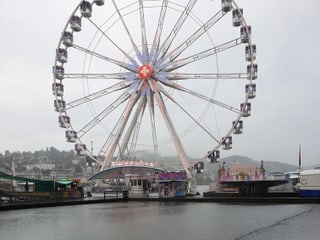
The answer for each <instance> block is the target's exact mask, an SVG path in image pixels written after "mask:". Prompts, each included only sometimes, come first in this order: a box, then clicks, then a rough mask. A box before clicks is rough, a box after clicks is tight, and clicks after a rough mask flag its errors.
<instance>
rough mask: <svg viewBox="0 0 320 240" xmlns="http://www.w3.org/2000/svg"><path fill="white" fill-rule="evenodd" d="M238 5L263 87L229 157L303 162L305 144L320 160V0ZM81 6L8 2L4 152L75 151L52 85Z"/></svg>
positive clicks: (307, 157)
mask: <svg viewBox="0 0 320 240" xmlns="http://www.w3.org/2000/svg"><path fill="white" fill-rule="evenodd" d="M215 1H218V0H215ZM219 1H220V0H219ZM236 2H237V4H238V5H239V6H240V7H242V8H244V10H245V18H246V20H247V22H249V23H250V25H252V27H253V29H254V30H253V32H254V34H253V41H254V43H255V44H256V45H257V48H258V53H257V63H258V65H259V77H258V79H257V86H258V90H257V97H256V99H254V108H253V110H252V116H251V117H250V118H248V119H246V131H245V133H244V134H243V135H241V141H240V140H238V141H237V144H234V146H233V149H232V150H231V151H228V153H227V154H224V155H244V156H248V157H250V158H253V159H255V160H266V161H281V162H287V163H291V164H297V162H298V147H299V144H301V146H302V161H303V164H304V165H309V164H315V163H319V160H320V157H319V156H320V140H319V136H320V127H319V123H320V111H319V106H318V104H319V103H320V94H319V91H320V66H318V65H319V56H320V47H319V39H320V30H319V29H320V28H319V26H317V23H319V14H318V11H319V9H320V1H319V0H308V1H301V0H290V1H289V0H281V1H279V0H259V1H257V0H238V1H236ZM77 4H78V0H68V1H66V0H37V1H18V2H17V1H11V0H2V1H1V15H0V36H1V37H0V52H1V55H0V73H1V76H0V79H1V80H0V81H1V88H0V89H1V93H0V109H1V122H0V123H1V124H0V152H1V153H4V151H5V150H9V151H11V152H13V151H35V150H41V149H45V148H46V147H50V146H54V147H56V148H58V149H59V150H69V149H72V148H73V146H71V145H70V144H67V143H66V142H65V139H64V135H63V132H62V131H61V130H60V129H59V127H58V126H57V113H56V112H54V110H53V95H52V92H51V84H52V66H53V64H54V57H55V49H56V48H57V45H58V41H59V37H60V33H61V31H62V30H63V28H64V26H65V24H66V22H67V19H68V18H69V16H70V14H71V12H72V11H73V10H74V8H75V7H76V5H77Z"/></svg>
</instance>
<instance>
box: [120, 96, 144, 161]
mask: <svg viewBox="0 0 320 240" xmlns="http://www.w3.org/2000/svg"><path fill="white" fill-rule="evenodd" d="M145 105H146V99H144V98H140V101H138V103H137V109H136V111H135V113H134V115H133V118H132V119H131V122H130V125H129V127H128V129H127V132H126V134H125V137H124V139H123V141H122V143H121V147H120V149H119V154H118V157H117V161H119V160H122V159H123V157H122V156H124V153H125V151H126V149H127V148H128V144H129V140H130V139H133V138H132V136H133V135H134V133H135V134H136V135H134V138H135V140H133V141H132V142H131V146H136V140H137V136H138V135H139V129H140V122H139V121H138V119H139V117H141V115H143V112H144V109H145ZM133 148H134V147H133Z"/></svg>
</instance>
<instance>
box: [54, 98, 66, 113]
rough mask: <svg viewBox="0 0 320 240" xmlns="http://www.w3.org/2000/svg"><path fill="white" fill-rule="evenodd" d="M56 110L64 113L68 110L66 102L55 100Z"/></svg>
mask: <svg viewBox="0 0 320 240" xmlns="http://www.w3.org/2000/svg"><path fill="white" fill-rule="evenodd" d="M54 109H55V111H56V112H63V111H64V110H65V109H66V102H65V101H63V100H54Z"/></svg>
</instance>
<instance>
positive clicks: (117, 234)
mask: <svg viewBox="0 0 320 240" xmlns="http://www.w3.org/2000/svg"><path fill="white" fill-rule="evenodd" d="M319 208H320V207H319V205H309V204H306V205H303V204H301V205H259V204H250V205H246V204H221V203H183V202H120V203H102V204H100V203H99V204H89V205H77V206H63V207H50V208H35V209H25V210H12V211H4V212H0V239H1V240H18V239H23V240H82V239H83V240H87V239H90V240H95V239H97V240H98V239H99V240H100V239H110V240H125V239H131V240H144V239H150V240H151V239H152V240H163V239H167V240H174V239H176V240H202V239H203V240H204V239H205V240H209V239H210V240H211V239H217V240H224V239H226V240H229V239H239V240H240V239H255V240H257V239H260V240H261V239H268V240H271V239H281V240H283V239H290V240H294V239H304V240H307V239H310V240H311V239H312V240H315V239H320V230H319V227H320V223H319V219H320V218H319V217H320V210H319ZM313 219H314V223H313ZM309 220H310V221H309ZM309 222H312V224H314V225H315V226H309V227H308V228H303V226H304V225H307V224H310V223H309ZM317 225H319V226H318V227H317ZM301 231H305V233H304V234H303V235H299V234H301ZM286 236H288V237H290V238H286ZM302 236H303V238H302Z"/></svg>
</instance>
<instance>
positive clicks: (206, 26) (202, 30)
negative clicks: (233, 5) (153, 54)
mask: <svg viewBox="0 0 320 240" xmlns="http://www.w3.org/2000/svg"><path fill="white" fill-rule="evenodd" d="M225 14H226V13H225V12H223V11H221V10H220V11H219V12H217V13H216V14H215V15H214V16H212V17H211V18H210V19H209V20H208V21H207V22H206V23H204V24H203V25H202V26H200V28H198V30H197V31H195V32H194V33H193V34H192V35H191V36H190V37H189V38H188V39H187V40H185V41H184V42H183V43H182V44H180V45H179V46H178V47H177V48H176V49H174V50H173V51H171V52H170V53H169V54H168V55H167V58H168V59H169V60H170V62H172V61H174V60H175V59H176V58H177V57H179V56H180V54H182V53H183V51H184V50H186V49H187V48H188V47H190V46H191V45H192V44H193V43H195V42H196V41H197V40H198V39H199V38H200V37H201V36H202V35H203V34H204V33H206V32H207V31H209V30H210V29H211V27H213V26H214V25H215V24H216V23H217V22H218V21H219V20H220V19H221V18H222V17H223V16H224V15H225Z"/></svg>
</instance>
